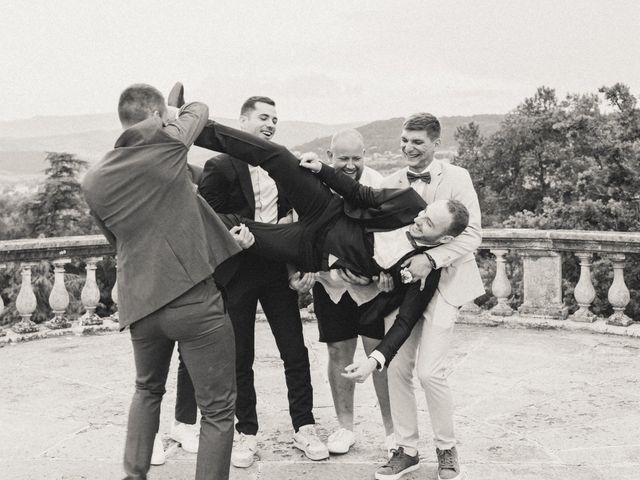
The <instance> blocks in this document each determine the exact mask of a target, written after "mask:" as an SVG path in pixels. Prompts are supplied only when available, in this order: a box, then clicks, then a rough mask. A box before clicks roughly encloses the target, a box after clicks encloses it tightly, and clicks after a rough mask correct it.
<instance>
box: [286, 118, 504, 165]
mask: <svg viewBox="0 0 640 480" xmlns="http://www.w3.org/2000/svg"><path fill="white" fill-rule="evenodd" d="M503 118H504V115H473V116H468V117H464V116H458V117H440V124H441V125H442V142H441V144H440V150H441V151H442V152H456V151H457V149H458V145H457V143H456V141H455V139H454V134H455V132H456V129H457V128H458V127H459V126H461V125H466V124H468V123H470V122H476V123H477V124H478V125H479V126H480V133H482V135H484V136H489V135H491V134H493V133H495V132H496V131H497V130H498V127H499V125H500V122H501V121H502V119H503ZM403 120H404V119H403V118H390V119H389V120H377V121H375V122H371V123H367V124H366V125H362V126H361V127H357V128H356V130H358V131H359V132H360V133H362V136H363V137H364V140H365V145H366V148H367V154H369V155H372V154H374V153H380V154H384V153H386V152H389V153H390V154H396V153H399V152H400V132H401V130H402V122H403ZM330 142H331V136H326V137H322V138H316V139H315V140H313V141H311V142H306V143H303V144H300V145H296V146H295V147H294V149H295V150H299V151H301V152H316V153H318V154H324V152H325V151H326V150H327V147H328V146H329V144H330Z"/></svg>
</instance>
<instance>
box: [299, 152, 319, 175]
mask: <svg viewBox="0 0 640 480" xmlns="http://www.w3.org/2000/svg"><path fill="white" fill-rule="evenodd" d="M300 166H301V167H302V168H306V169H307V170H311V171H312V172H313V173H318V172H319V171H320V169H321V168H322V162H321V161H320V157H318V155H317V154H316V153H314V152H305V153H303V154H302V155H300Z"/></svg>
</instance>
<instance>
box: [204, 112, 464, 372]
mask: <svg viewBox="0 0 640 480" xmlns="http://www.w3.org/2000/svg"><path fill="white" fill-rule="evenodd" d="M195 144H196V145H198V146H201V147H204V148H209V149H211V150H216V151H222V152H227V153H229V154H232V155H234V156H236V157H237V158H241V159H242V160H244V161H245V162H247V163H249V164H250V165H254V166H261V167H262V168H264V169H265V170H266V171H267V172H269V175H270V176H271V177H272V178H273V179H274V180H275V181H276V182H279V184H280V188H281V190H282V191H284V192H285V194H286V195H287V198H288V199H289V201H290V202H291V204H292V206H293V207H294V208H295V209H296V211H297V212H298V214H299V216H300V220H299V221H298V222H296V223H293V224H287V225H273V224H268V223H262V222H256V221H253V220H250V219H243V218H242V217H239V216H237V215H224V216H223V217H222V220H223V221H224V222H225V223H226V224H227V225H228V226H233V225H240V224H242V223H243V222H244V223H246V226H247V227H249V230H250V231H251V232H252V233H253V235H254V237H255V243H254V244H253V246H252V247H250V251H255V252H257V253H259V254H260V255H262V256H265V257H266V258H273V259H277V260H280V261H284V262H287V263H290V264H293V265H295V266H296V267H298V268H299V269H301V270H303V271H319V270H328V269H329V268H347V269H349V270H351V271H353V272H355V273H357V274H360V275H364V276H368V277H373V276H376V275H378V274H379V273H380V272H381V271H384V270H387V269H390V268H391V267H393V266H397V265H396V264H397V262H398V261H404V260H405V259H406V258H408V257H407V255H409V254H411V253H414V254H418V253H422V249H421V248H420V247H419V246H418V245H417V244H416V242H417V241H420V242H422V243H423V245H434V244H444V243H447V242H449V241H451V240H452V239H453V238H454V237H455V236H457V235H458V234H459V233H460V232H462V231H463V230H464V229H465V228H466V227H467V224H468V220H469V213H468V211H467V208H466V207H465V206H464V205H463V204H462V203H461V202H459V201H457V200H453V199H451V200H442V201H440V202H434V203H433V204H431V205H429V206H427V204H426V202H425V201H424V199H423V198H422V197H421V196H420V195H419V194H418V193H416V192H415V190H413V189H410V188H409V189H394V188H392V189H373V188H370V187H366V186H363V185H361V184H360V183H358V182H357V181H356V180H354V179H352V178H350V177H348V176H346V175H343V174H341V173H339V172H336V171H335V170H334V169H333V168H332V167H330V166H328V165H324V164H322V163H321V162H320V161H319V160H317V159H314V160H308V161H305V160H302V161H300V162H299V161H298V159H297V158H296V157H295V156H294V155H293V154H292V153H291V152H289V151H288V150H287V149H286V148H284V147H282V146H280V145H275V144H272V143H271V142H267V141H265V140H263V139H261V138H258V137H255V136H252V135H248V134H246V133H245V132H241V131H238V130H235V129H233V128H230V127H226V126H224V125H219V124H216V123H215V122H213V121H209V122H208V123H207V126H206V127H205V128H204V129H203V131H202V133H201V134H200V136H199V137H198V138H197V139H196V142H195ZM300 167H305V169H308V170H311V171H313V172H314V173H311V171H308V170H305V169H301V168H300ZM332 189H333V190H334V191H335V192H336V193H334V192H333V191H332ZM376 246H377V247H379V248H376ZM414 256H415V255H414ZM439 275H440V272H439V271H434V272H433V273H431V274H430V275H428V276H427V277H426V278H423V279H421V284H420V285H419V284H417V283H414V284H412V285H411V286H410V287H409V288H408V289H407V290H406V291H405V292H404V293H403V298H402V301H401V305H400V309H399V313H398V315H397V317H396V320H395V322H394V325H393V326H392V327H391V329H390V330H389V332H387V334H386V335H385V337H384V338H383V340H382V342H381V343H380V344H379V346H378V347H377V348H376V350H375V351H374V352H373V353H372V355H371V356H370V357H371V358H372V360H375V361H376V362H377V363H378V367H379V368H382V367H383V366H384V365H388V363H389V362H390V361H391V359H392V358H393V356H394V355H395V353H396V352H397V350H398V348H399V347H400V346H401V345H402V343H403V342H404V341H405V340H406V338H408V336H409V334H410V333H411V329H412V328H413V325H415V323H416V322H417V321H418V320H419V318H420V317H421V315H422V313H423V312H424V309H425V308H426V306H427V304H428V302H429V300H430V298H431V297H432V296H433V295H434V293H435V291H436V289H437V287H438V279H439ZM425 285H426V287H427V288H425V289H424V291H422V289H421V287H424V286H425ZM396 300H397V299H396ZM376 352H378V353H380V354H381V355H374V354H375V353H376Z"/></svg>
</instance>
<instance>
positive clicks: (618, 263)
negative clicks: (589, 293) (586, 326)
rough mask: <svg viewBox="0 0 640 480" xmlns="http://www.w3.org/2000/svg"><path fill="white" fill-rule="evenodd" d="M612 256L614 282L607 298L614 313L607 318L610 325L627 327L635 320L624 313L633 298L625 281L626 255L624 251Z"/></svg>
mask: <svg viewBox="0 0 640 480" xmlns="http://www.w3.org/2000/svg"><path fill="white" fill-rule="evenodd" d="M610 258H611V263H612V264H613V282H612V283H611V287H610V288H609V292H608V296H607V298H608V299H609V303H610V304H611V306H612V307H613V314H612V315H611V316H610V317H609V318H607V323H608V324H609V325H619V326H622V327H626V326H628V325H630V324H631V323H633V320H631V319H630V318H629V317H628V316H627V315H625V314H624V309H625V308H626V307H627V304H628V303H629V300H630V299H631V297H630V295H629V289H628V288H627V285H626V284H625V283H624V261H625V256H624V254H622V253H616V254H613V255H611V257H610Z"/></svg>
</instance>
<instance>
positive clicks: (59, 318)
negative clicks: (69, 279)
mask: <svg viewBox="0 0 640 480" xmlns="http://www.w3.org/2000/svg"><path fill="white" fill-rule="evenodd" d="M70 261H71V260H69V259H67V258H61V259H58V260H54V261H53V262H52V263H53V275H54V280H53V288H52V289H51V293H50V294H49V306H50V307H51V310H53V315H54V316H53V318H52V319H51V320H49V321H48V322H47V323H46V325H47V327H49V328H51V329H52V330H58V329H61V328H69V327H70V326H71V322H70V321H69V318H68V317H67V315H66V314H65V312H66V311H67V307H69V292H67V287H66V285H65V284H64V266H65V265H66V264H67V263H69V262H70Z"/></svg>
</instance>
